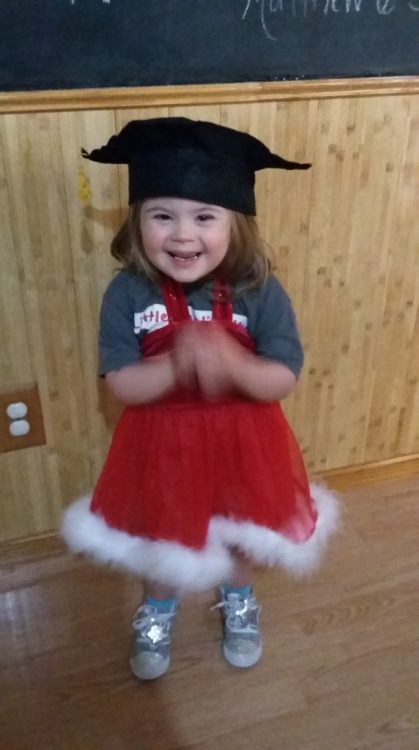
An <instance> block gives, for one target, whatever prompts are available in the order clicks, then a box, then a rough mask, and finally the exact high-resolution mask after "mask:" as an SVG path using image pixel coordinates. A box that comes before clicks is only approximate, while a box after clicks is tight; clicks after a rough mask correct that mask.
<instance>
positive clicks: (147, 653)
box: [130, 604, 177, 680]
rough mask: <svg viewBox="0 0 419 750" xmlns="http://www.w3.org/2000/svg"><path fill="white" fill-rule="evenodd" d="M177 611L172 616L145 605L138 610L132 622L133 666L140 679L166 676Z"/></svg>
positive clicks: (174, 607)
mask: <svg viewBox="0 0 419 750" xmlns="http://www.w3.org/2000/svg"><path fill="white" fill-rule="evenodd" d="M176 611H177V606H176V605H173V608H172V609H171V610H170V612H158V611H157V609H156V608H155V607H152V606H150V605H149V604H142V605H141V606H140V607H139V608H138V609H137V612H136V613H135V617H134V620H133V622H132V627H133V630H134V634H135V635H134V643H133V646H132V651H131V657H130V665H131V669H132V671H133V673H134V674H135V676H136V677H138V679H140V680H155V679H156V678H157V677H161V676H162V675H163V674H164V673H165V672H167V670H168V668H169V664H170V644H171V629H172V627H173V621H174V618H175V616H176Z"/></svg>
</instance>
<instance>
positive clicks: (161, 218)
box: [153, 213, 170, 221]
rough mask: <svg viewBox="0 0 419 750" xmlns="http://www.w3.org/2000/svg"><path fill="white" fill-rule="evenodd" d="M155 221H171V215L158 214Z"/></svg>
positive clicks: (154, 217) (154, 216) (154, 215)
mask: <svg viewBox="0 0 419 750" xmlns="http://www.w3.org/2000/svg"><path fill="white" fill-rule="evenodd" d="M153 219H157V220H158V221H169V219H170V216H169V214H164V213H158V214H153Z"/></svg>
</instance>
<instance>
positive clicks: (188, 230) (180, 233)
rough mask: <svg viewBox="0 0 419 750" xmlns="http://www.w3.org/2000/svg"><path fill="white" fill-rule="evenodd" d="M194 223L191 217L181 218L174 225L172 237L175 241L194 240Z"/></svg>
mask: <svg viewBox="0 0 419 750" xmlns="http://www.w3.org/2000/svg"><path fill="white" fill-rule="evenodd" d="M193 230H194V225H193V223H192V222H191V221H189V219H179V220H178V221H176V222H175V224H174V226H173V232H172V239H173V240H174V241H175V242H182V243H183V242H192V241H193V239H194V231H193Z"/></svg>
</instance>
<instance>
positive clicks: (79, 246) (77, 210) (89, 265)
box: [59, 110, 122, 491]
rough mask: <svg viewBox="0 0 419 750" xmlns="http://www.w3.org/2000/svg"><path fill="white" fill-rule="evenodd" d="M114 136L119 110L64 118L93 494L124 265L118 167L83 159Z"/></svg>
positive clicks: (109, 405)
mask: <svg viewBox="0 0 419 750" xmlns="http://www.w3.org/2000/svg"><path fill="white" fill-rule="evenodd" d="M114 132H115V112H114V111H113V110H107V111H103V112H79V113H77V112H69V113H61V114H60V115H59V133H60V142H61V149H62V155H63V169H64V184H65V194H66V207H67V214H68V232H69V244H70V248H71V258H72V266H73V274H74V293H75V306H76V318H77V327H78V336H79V346H80V355H81V362H80V364H81V373H80V374H81V379H82V388H83V396H84V399H83V404H84V406H83V408H84V409H85V419H86V424H85V428H86V436H87V442H86V446H85V447H86V461H88V463H89V466H90V471H89V472H88V474H86V475H85V485H84V488H83V491H88V490H89V489H91V487H92V485H93V483H94V481H95V480H96V478H97V476H98V474H99V471H100V469H101V466H102V463H103V459H104V456H105V453H106V450H107V448H108V446H109V436H110V429H111V428H112V427H113V424H114V421H115V419H114V415H115V404H114V402H113V400H112V399H111V397H110V394H109V393H107V392H106V389H105V384H104V382H103V381H102V380H101V379H99V378H98V377H97V371H98V325H99V314H100V304H101V299H102V295H103V292H104V290H105V288H106V287H107V285H108V283H109V282H110V280H111V279H112V276H113V273H114V270H115V268H116V267H117V265H118V264H117V262H116V261H115V260H114V259H113V258H112V257H111V255H110V243H111V240H112V238H113V236H114V234H115V232H116V230H117V228H118V227H119V225H120V223H121V215H122V212H121V207H120V195H119V183H118V174H117V170H116V169H115V166H114V165H107V164H97V163H96V162H91V161H89V160H88V159H83V157H82V156H81V153H80V151H81V148H82V147H83V148H85V149H86V150H87V151H91V150H92V149H94V148H98V147H100V146H101V145H103V144H104V143H106V142H107V140H108V139H109V138H110V137H111V135H113V133H114ZM117 413H119V408H118V409H117Z"/></svg>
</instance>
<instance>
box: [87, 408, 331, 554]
mask: <svg viewBox="0 0 419 750" xmlns="http://www.w3.org/2000/svg"><path fill="white" fill-rule="evenodd" d="M91 510H92V511H93V512H95V513H98V514H100V515H101V516H102V517H103V518H104V520H105V521H106V523H107V524H108V525H109V526H110V527H113V528H115V529H118V530H121V531H126V532H127V533H129V534H131V535H133V536H137V537H146V538H148V539H153V540H166V541H173V542H178V543H180V544H183V545H186V546H188V547H191V548H193V549H201V548H202V547H203V546H204V545H205V542H206V538H207V532H208V525H209V522H210V520H211V518H213V517H214V516H218V517H219V516H223V517H226V518H228V519H231V520H235V521H244V522H245V521H250V522H251V523H253V524H257V525H260V526H263V527H265V528H268V529H272V530H274V531H276V532H280V533H281V534H283V535H284V536H286V537H288V538H289V539H290V540H292V541H294V542H302V541H304V540H305V539H307V538H308V537H309V536H310V535H311V534H312V532H313V531H314V527H315V524H316V518H317V513H316V509H315V506H314V504H313V502H312V500H311V497H310V491H309V485H308V480H307V476H306V472H305V468H304V463H303V459H302V456H301V452H300V449H299V447H298V445H297V442H296V440H295V438H294V435H293V433H292V431H291V429H290V427H289V425H288V423H287V421H286V419H285V417H284V415H283V413H282V410H281V407H280V405H279V404H278V403H256V402H249V401H244V400H240V399H231V400H226V401H223V402H215V403H211V402H205V401H198V402H191V403H188V402H185V403H182V402H174V403H170V402H169V403H168V402H167V401H166V402H164V403H159V404H155V405H145V406H144V405H141V406H132V407H128V408H127V409H125V411H124V413H123V414H122V416H121V418H120V421H119V423H118V425H117V427H116V430H115V433H114V435H113V439H112V444H111V447H110V450H109V453H108V456H107V459H106V462H105V465H104V468H103V470H102V473H101V475H100V477H99V481H98V483H97V485H96V488H95V491H94V494H93V498H92V503H91Z"/></svg>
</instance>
